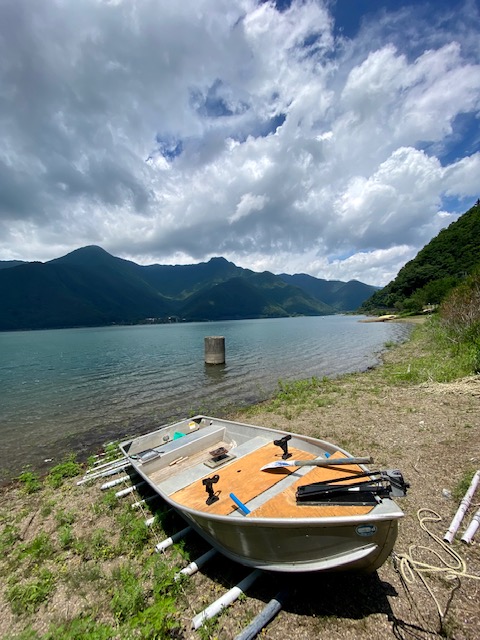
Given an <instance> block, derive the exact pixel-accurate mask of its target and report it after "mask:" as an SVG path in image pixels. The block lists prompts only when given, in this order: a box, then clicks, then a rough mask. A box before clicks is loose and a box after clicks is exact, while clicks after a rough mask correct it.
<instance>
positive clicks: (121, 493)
mask: <svg viewBox="0 0 480 640" xmlns="http://www.w3.org/2000/svg"><path fill="white" fill-rule="evenodd" d="M127 477H128V476H127ZM144 484H145V480H142V482H139V483H138V484H132V486H131V487H127V488H126V489H122V490H121V491H117V493H116V494H115V495H116V496H117V498H123V496H128V494H129V493H133V492H134V491H136V490H137V489H138V487H142V486H143V485H144Z"/></svg>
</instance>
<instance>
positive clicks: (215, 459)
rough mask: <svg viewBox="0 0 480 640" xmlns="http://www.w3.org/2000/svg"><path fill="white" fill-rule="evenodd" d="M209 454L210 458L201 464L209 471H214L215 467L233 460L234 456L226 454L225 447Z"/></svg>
mask: <svg viewBox="0 0 480 640" xmlns="http://www.w3.org/2000/svg"><path fill="white" fill-rule="evenodd" d="M209 454H210V455H211V456H212V457H211V458H209V459H208V460H207V461H206V462H204V463H203V464H204V465H205V466H207V467H209V468H210V469H215V468H216V467H220V466H221V465H222V464H225V462H229V461H230V460H233V459H234V458H235V456H234V455H232V454H231V453H228V451H227V449H226V448H225V447H219V448H218V449H215V450H214V451H209Z"/></svg>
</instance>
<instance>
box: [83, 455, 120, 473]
mask: <svg viewBox="0 0 480 640" xmlns="http://www.w3.org/2000/svg"><path fill="white" fill-rule="evenodd" d="M126 459H127V458H126V456H122V457H121V458H117V459H116V460H109V461H108V462H102V463H101V464H100V463H98V464H97V463H96V462H94V463H93V464H94V467H95V468H94V469H90V470H89V471H87V473H96V472H97V471H99V469H103V468H104V467H108V466H110V465H112V466H113V465H114V464H121V463H122V462H125V460H126Z"/></svg>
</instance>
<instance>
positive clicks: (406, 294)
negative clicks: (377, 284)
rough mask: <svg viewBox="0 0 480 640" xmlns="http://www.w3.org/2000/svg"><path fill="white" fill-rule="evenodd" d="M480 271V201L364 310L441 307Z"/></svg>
mask: <svg viewBox="0 0 480 640" xmlns="http://www.w3.org/2000/svg"><path fill="white" fill-rule="evenodd" d="M479 267H480V201H477V203H476V204H475V205H474V206H473V207H472V208H471V209H469V211H467V212H466V213H464V214H463V215H462V216H461V217H460V218H459V219H458V220H456V221H455V222H452V224H451V225H450V226H449V227H447V228H446V229H443V230H442V231H440V233H439V234H438V235H437V236H436V237H435V238H433V240H431V241H430V242H429V243H428V244H427V245H426V246H425V247H424V248H423V249H422V250H421V251H419V253H418V254H417V256H416V257H415V258H414V259H413V260H410V262H407V264H406V265H405V266H404V267H403V268H402V269H400V271H399V272H398V275H397V277H396V278H395V280H392V282H390V283H389V284H388V285H387V286H386V287H384V288H383V289H381V290H380V291H377V292H376V293H374V294H373V296H371V297H370V298H369V299H368V300H366V301H365V302H364V303H363V305H362V306H361V310H362V311H365V312H367V313H368V312H374V311H377V310H380V311H381V310H387V309H388V310H397V311H403V310H406V311H420V310H421V309H422V307H423V306H425V305H428V304H438V303H440V302H441V301H442V299H443V298H444V297H445V295H446V294H447V293H448V292H449V291H450V290H451V289H452V288H453V287H455V286H456V285H458V284H459V283H460V282H461V281H462V280H463V279H464V278H465V276H467V275H468V274H470V273H472V272H473V271H474V270H475V269H477V268H479Z"/></svg>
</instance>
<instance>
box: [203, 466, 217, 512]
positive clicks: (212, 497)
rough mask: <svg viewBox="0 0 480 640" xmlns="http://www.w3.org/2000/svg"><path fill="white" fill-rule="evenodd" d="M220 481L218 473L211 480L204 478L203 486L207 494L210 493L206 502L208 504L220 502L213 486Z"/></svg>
mask: <svg viewBox="0 0 480 640" xmlns="http://www.w3.org/2000/svg"><path fill="white" fill-rule="evenodd" d="M219 480H220V476H219V475H218V474H217V473H216V474H215V475H214V476H212V477H211V478H204V479H203V480H202V484H203V486H204V487H205V490H206V492H207V493H208V498H207V500H206V504H208V505H211V504H213V503H214V502H216V501H217V500H218V496H216V495H215V492H214V490H213V485H214V484H215V483H217V482H218V481H219Z"/></svg>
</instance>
